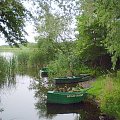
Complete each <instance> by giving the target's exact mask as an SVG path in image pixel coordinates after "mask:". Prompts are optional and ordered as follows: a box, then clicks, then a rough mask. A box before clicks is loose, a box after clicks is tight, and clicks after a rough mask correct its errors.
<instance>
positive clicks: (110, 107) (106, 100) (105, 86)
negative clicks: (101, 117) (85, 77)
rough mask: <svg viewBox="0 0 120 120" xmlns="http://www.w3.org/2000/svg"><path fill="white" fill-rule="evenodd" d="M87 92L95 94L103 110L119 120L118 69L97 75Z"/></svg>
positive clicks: (119, 88) (119, 85)
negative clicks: (111, 72)
mask: <svg viewBox="0 0 120 120" xmlns="http://www.w3.org/2000/svg"><path fill="white" fill-rule="evenodd" d="M89 92H90V93H91V94H92V95H95V96H96V100H97V101H98V102H99V104H100V108H101V110H102V111H103V112H105V113H107V114H108V115H112V116H115V117H116V118H117V119H118V120H120V71H118V72H117V74H116V75H115V74H109V75H106V76H102V77H99V78H98V79H97V80H96V82H95V83H93V88H92V89H91V90H90V91H89Z"/></svg>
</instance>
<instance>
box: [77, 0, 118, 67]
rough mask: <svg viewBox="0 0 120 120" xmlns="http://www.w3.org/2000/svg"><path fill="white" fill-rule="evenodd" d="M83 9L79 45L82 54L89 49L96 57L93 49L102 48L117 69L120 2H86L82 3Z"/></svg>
mask: <svg viewBox="0 0 120 120" xmlns="http://www.w3.org/2000/svg"><path fill="white" fill-rule="evenodd" d="M81 9H82V10H81V11H82V13H81V15H80V16H79V17H78V31H79V38H78V39H79V42H78V43H79V45H80V46H81V49H82V51H81V53H84V52H85V51H86V50H88V49H86V48H89V51H90V50H91V51H93V52H91V56H94V55H95V54H94V51H95V50H94V49H93V47H95V45H97V46H98V47H102V48H103V49H104V51H102V52H104V54H109V55H110V56H111V60H112V63H113V68H115V65H116V62H117V59H118V58H119V57H120V46H119V45H120V34H119V32H120V29H119V28H120V20H119V19H120V1H119V0H96V1H95V0H85V1H81ZM81 41H82V42H81ZM95 43H97V44H95ZM91 45H92V46H91ZM93 45H94V46H93ZM90 46H91V47H90ZM83 51H84V52H83ZM85 53H86V52H85ZM96 53H99V51H96ZM100 54H101V53H100ZM84 55H85V54H84Z"/></svg>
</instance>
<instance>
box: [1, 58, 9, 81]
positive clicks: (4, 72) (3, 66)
mask: <svg viewBox="0 0 120 120" xmlns="http://www.w3.org/2000/svg"><path fill="white" fill-rule="evenodd" d="M7 70H8V61H7V60H6V59H5V58H4V57H2V56H0V82H2V81H4V80H5V79H6V76H7Z"/></svg>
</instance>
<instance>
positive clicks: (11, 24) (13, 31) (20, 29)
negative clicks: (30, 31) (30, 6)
mask: <svg viewBox="0 0 120 120" xmlns="http://www.w3.org/2000/svg"><path fill="white" fill-rule="evenodd" d="M27 15H30V13H29V12H28V11H27V10H26V9H25V7H24V6H23V4H22V3H21V2H20V1H17V0H4V1H0V32H1V33H2V34H3V35H4V37H5V38H6V39H7V40H6V42H8V44H9V45H15V46H18V43H23V44H24V43H26V42H27V41H26V39H25V38H24V35H25V34H26V32H25V30H24V26H25V18H26V17H27Z"/></svg>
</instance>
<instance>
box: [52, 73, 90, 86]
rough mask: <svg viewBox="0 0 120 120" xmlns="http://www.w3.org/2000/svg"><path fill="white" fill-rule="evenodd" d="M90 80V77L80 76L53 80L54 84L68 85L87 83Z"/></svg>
mask: <svg viewBox="0 0 120 120" xmlns="http://www.w3.org/2000/svg"><path fill="white" fill-rule="evenodd" d="M90 79H91V76H90V75H80V76H78V77H77V76H73V77H61V78H54V80H55V84H69V83H79V82H84V81H88V80H90Z"/></svg>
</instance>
